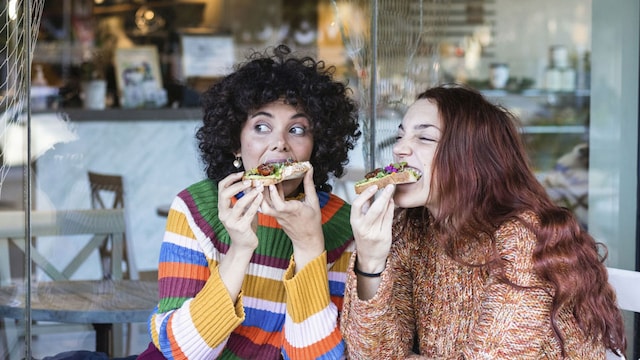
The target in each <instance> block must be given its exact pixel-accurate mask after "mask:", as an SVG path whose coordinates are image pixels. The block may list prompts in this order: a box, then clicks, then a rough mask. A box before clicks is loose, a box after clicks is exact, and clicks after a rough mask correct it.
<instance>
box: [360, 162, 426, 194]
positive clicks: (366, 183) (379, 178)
mask: <svg viewBox="0 0 640 360" xmlns="http://www.w3.org/2000/svg"><path fill="white" fill-rule="evenodd" d="M421 177H422V174H421V173H420V172H419V171H417V170H416V169H414V168H411V167H407V163H406V162H404V161H403V162H399V163H391V164H389V165H387V166H385V167H384V168H377V169H375V170H373V171H371V172H369V173H368V174H367V175H365V178H364V179H362V180H360V181H358V182H356V183H355V191H356V194H360V193H362V192H363V191H364V190H365V189H367V188H369V187H371V186H377V187H378V189H383V188H384V187H385V186H387V185H389V184H408V183H414V182H417V181H418V180H420V178H421Z"/></svg>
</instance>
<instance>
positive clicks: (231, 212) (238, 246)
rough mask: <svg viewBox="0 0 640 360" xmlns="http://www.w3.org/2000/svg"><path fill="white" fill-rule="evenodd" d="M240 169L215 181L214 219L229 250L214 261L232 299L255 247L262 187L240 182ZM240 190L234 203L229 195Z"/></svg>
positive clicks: (240, 283)
mask: <svg viewBox="0 0 640 360" xmlns="http://www.w3.org/2000/svg"><path fill="white" fill-rule="evenodd" d="M242 175H243V173H242V172H238V173H235V174H231V175H229V176H227V177H226V178H224V179H222V180H221V181H220V182H219V183H218V218H219V219H220V221H221V222H222V224H223V225H224V227H225V229H227V232H228V233H229V237H230V238H231V245H230V246H229V251H228V252H227V254H226V255H225V256H224V257H223V258H222V259H221V261H220V263H219V264H218V271H219V272H220V278H221V279H222V282H224V284H225V286H226V287H227V291H228V292H229V295H230V296H231V298H232V299H234V300H235V299H237V297H238V294H239V293H240V289H241V287H242V282H243V280H244V274H245V271H246V268H247V266H249V262H250V261H251V256H252V255H253V251H254V250H255V249H256V247H258V236H257V235H256V228H257V223H256V221H255V220H256V219H257V217H256V214H257V212H258V208H259V207H260V203H261V202H262V199H263V195H262V192H263V191H264V187H263V186H262V185H260V186H257V187H255V188H252V187H251V182H250V181H241V180H242ZM241 191H243V192H244V196H242V197H241V198H240V199H238V201H236V203H235V204H232V200H231V199H232V198H233V197H234V196H236V195H237V194H238V193H240V192H241Z"/></svg>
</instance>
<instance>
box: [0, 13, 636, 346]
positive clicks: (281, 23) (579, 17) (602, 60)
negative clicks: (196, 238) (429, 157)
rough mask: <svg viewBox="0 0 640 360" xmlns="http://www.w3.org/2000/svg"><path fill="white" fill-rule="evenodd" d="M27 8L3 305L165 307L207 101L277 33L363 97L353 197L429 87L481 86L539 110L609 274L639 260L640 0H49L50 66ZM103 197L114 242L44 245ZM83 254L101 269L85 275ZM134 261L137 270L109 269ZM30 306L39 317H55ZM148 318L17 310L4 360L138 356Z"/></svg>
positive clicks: (352, 168) (7, 177)
mask: <svg viewBox="0 0 640 360" xmlns="http://www.w3.org/2000/svg"><path fill="white" fill-rule="evenodd" d="M16 4H18V5H16ZM22 4H23V2H19V1H7V2H5V3H4V5H3V6H4V8H2V9H0V14H1V15H2V21H4V23H5V24H3V25H6V26H3V27H2V30H0V36H2V38H3V39H4V40H5V41H3V42H2V43H3V44H4V43H6V45H4V46H3V47H1V48H0V49H1V50H0V54H1V55H2V58H3V59H5V61H4V62H2V64H0V74H1V76H2V82H1V83H0V95H1V98H0V106H1V109H2V122H1V123H0V150H1V151H0V161H1V162H2V165H1V168H0V229H3V230H0V233H1V232H2V231H5V232H9V231H14V233H11V234H13V235H12V236H13V237H14V238H15V239H14V240H12V241H5V240H3V236H0V260H1V261H0V285H1V286H2V287H0V290H1V291H2V293H1V294H0V304H1V303H7V302H11V301H18V302H19V301H23V302H31V303H34V304H36V303H39V302H41V301H45V302H46V301H47V295H48V294H52V293H54V292H55V291H58V290H59V289H67V291H70V292H72V293H73V292H74V291H78V292H79V291H81V290H77V289H76V290H74V288H70V289H69V288H65V287H64V286H54V287H51V286H50V285H51V283H52V281H66V280H67V279H68V280H71V281H75V282H84V286H89V290H86V288H85V290H82V291H86V292H87V293H89V294H91V295H92V296H93V295H95V296H97V295H102V296H103V297H106V296H109V294H112V293H113V292H114V291H116V290H117V291H118V292H119V293H121V292H126V291H128V290H127V289H119V288H118V289H116V287H115V286H116V285H115V284H116V283H117V282H118V281H117V279H119V278H120V277H122V278H125V279H128V280H133V281H141V282H140V283H133V284H135V285H137V286H138V290H140V289H143V290H144V292H148V293H146V294H150V295H149V297H150V298H151V299H152V300H153V297H154V291H156V288H157V281H156V280H157V262H158V256H159V251H160V244H161V242H162V238H163V232H164V227H165V221H166V211H167V207H168V206H169V204H170V203H171V201H172V199H173V197H174V196H175V195H176V194H177V193H178V192H179V191H181V190H182V189H184V188H185V187H186V186H188V185H190V184H191V183H194V182H196V181H198V180H200V179H201V178H203V177H204V176H205V174H204V171H203V169H202V165H201V163H200V159H199V154H198V149H197V146H196V143H195V138H194V133H195V130H196V129H197V127H198V124H199V121H200V118H201V110H200V108H199V94H200V92H201V91H203V90H204V89H206V88H207V87H208V86H209V85H210V84H211V83H212V82H213V81H215V80H216V79H217V78H219V77H220V76H221V75H223V74H225V73H226V72H227V71H229V69H230V67H231V66H232V64H233V63H235V62H237V61H240V60H242V59H244V57H245V55H247V54H248V53H249V52H250V51H251V50H253V49H258V50H259V49H264V48H266V47H268V46H273V45H276V44H279V43H286V44H289V45H290V46H291V47H292V48H293V49H294V50H295V51H297V52H302V53H308V54H311V55H313V56H317V57H319V58H321V59H323V60H325V61H326V62H327V63H328V64H329V65H333V66H335V67H336V73H337V75H338V77H339V78H342V79H345V80H348V81H349V84H350V85H351V87H352V88H353V90H354V97H356V98H357V99H358V100H359V101H360V102H361V105H362V112H363V129H364V132H365V136H364V137H363V141H362V142H361V143H360V144H359V145H358V148H357V149H355V150H354V151H353V152H352V157H351V161H350V165H349V171H348V174H347V175H346V176H345V178H343V179H340V180H337V181H336V182H335V188H334V191H335V192H336V193H338V195H340V196H342V197H343V198H345V199H347V200H352V199H353V198H354V196H355V194H354V191H353V182H354V181H355V180H357V179H359V178H360V177H361V176H362V175H363V173H364V172H365V171H366V170H367V169H370V168H372V167H377V166H380V165H384V164H386V163H388V162H390V161H391V152H390V145H391V144H392V142H393V140H394V136H395V131H396V128H397V125H398V123H399V121H400V119H401V118H402V115H403V113H404V111H405V109H406V107H407V106H408V105H409V104H410V103H411V102H412V100H413V98H414V96H415V95H416V94H417V93H418V92H420V91H421V90H422V89H423V88H425V87H427V86H429V85H433V84H436V83H441V82H449V81H456V82H463V83H467V84H470V85H472V86H474V87H476V88H478V89H480V90H481V91H482V92H483V93H485V94H486V95H487V96H489V97H490V98H491V99H492V100H494V101H495V102H498V103H501V104H503V105H504V106H506V107H507V108H509V109H510V110H512V111H513V112H514V113H516V114H517V115H518V116H519V117H520V118H521V120H522V125H523V126H522V131H523V133H524V136H525V139H526V141H527V145H528V147H529V149H530V154H531V159H532V164H533V166H534V168H535V170H536V172H537V174H538V175H539V179H540V181H541V182H542V183H543V184H544V185H545V186H546V187H547V189H548V191H549V193H550V194H551V195H552V196H553V197H554V199H556V201H557V202H558V203H559V204H561V205H563V206H567V207H569V208H571V209H572V210H574V212H575V213H576V215H578V217H579V219H580V220H581V221H582V223H583V225H584V226H585V227H587V228H588V229H589V231H590V232H591V233H592V234H593V235H594V236H595V237H596V239H598V240H600V241H602V242H603V243H605V244H606V245H607V246H608V250H609V255H608V265H609V266H612V267H618V268H624V269H637V266H638V260H637V259H638V256H639V255H638V254H640V252H639V250H638V247H637V244H638V241H637V235H636V232H637V195H638V194H637V190H636V189H637V183H638V179H637V174H638V168H637V161H638V159H637V153H638V141H637V140H638V98H639V94H638V88H639V83H638V81H639V80H638V79H639V78H640V76H639V74H638V69H639V68H640V66H639V64H638V59H639V58H640V56H639V55H638V54H639V49H638V47H639V45H638V44H639V43H640V41H639V39H640V36H639V32H640V27H639V25H638V24H640V19H639V14H640V9H639V8H638V6H639V5H638V3H637V1H635V0H618V1H617V2H616V5H617V6H615V7H614V6H611V5H610V4H609V2H607V1H605V0H565V1H562V2H558V1H553V0H536V1H520V2H518V3H517V4H515V3H514V2H513V1H510V0H486V1H471V0H469V1H444V2H443V1H436V0H403V1H369V0H311V1H310V0H305V1H294V0H278V1H261V2H256V1H249V0H235V1H228V0H216V1H204V0H189V1H187V0H181V1H174V2H168V1H157V2H154V1H149V2H142V3H141V2H139V1H122V0H101V1H98V0H95V1H93V0H51V1H49V0H47V1H46V2H45V1H41V0H36V1H33V2H32V7H31V8H30V11H32V13H33V14H35V15H36V16H34V19H36V20H35V21H33V22H32V23H30V24H31V25H33V26H34V27H33V28H32V29H31V30H32V34H33V35H32V36H31V37H30V38H29V39H30V40H33V41H32V43H31V46H33V49H34V51H33V57H32V58H29V57H28V56H27V51H24V49H26V48H27V47H28V46H29V45H28V43H27V38H26V37H20V36H19V35H20V34H21V33H22V32H24V31H26V28H27V26H28V24H27V22H26V21H24V20H25V18H26V17H25V16H24V12H25V11H27V10H26V5H22ZM40 15H41V16H40ZM36 40H37V41H36ZM374 54H375V56H374ZM29 59H32V63H33V64H32V66H31V67H28V66H24V64H25V63H26V61H28V60H29ZM25 69H30V72H29V73H26V72H25V71H26V70H25ZM372 69H375V70H372ZM29 92H30V97H29V96H27V94H29ZM27 98H29V99H30V101H29V102H27ZM26 144H30V151H29V152H27V146H26ZM102 187H105V188H107V189H108V190H112V191H111V192H110V193H109V192H107V193H103V192H102V191H101V190H100V189H101V188H102ZM99 192H100V194H101V195H102V196H103V198H102V201H103V202H102V203H100V201H99V200H98V198H97V197H96V196H97V194H98V193H99ZM102 208H107V209H111V208H116V211H113V212H110V211H106V212H105V213H106V214H107V215H108V216H115V217H116V220H109V221H113V223H111V224H112V225H113V224H115V225H113V226H112V228H116V229H119V230H118V231H117V232H119V233H120V234H124V237H123V238H122V241H121V242H119V241H120V240H118V237H117V236H115V239H116V240H115V251H114V245H112V243H111V242H108V243H106V244H107V246H105V247H102V249H100V246H97V249H95V250H92V251H87V254H83V253H82V251H83V249H84V248H85V246H90V245H91V244H92V241H93V240H92V239H94V238H93V236H92V235H88V234H80V235H74V238H73V240H70V237H69V236H61V234H60V232H59V231H58V232H56V231H53V234H51V235H50V236H44V235H38V236H30V235H33V234H40V233H39V231H41V230H42V229H43V228H44V227H46V226H49V225H51V224H53V225H56V226H60V224H62V223H63V221H66V220H65V219H67V218H68V217H69V216H71V217H74V216H84V215H78V214H76V213H74V212H72V213H70V211H75V210H99V211H97V212H91V213H90V216H93V215H95V216H98V215H100V216H103V215H104V214H103V213H100V211H102V210H101V209H102ZM117 209H120V210H117ZM25 210H26V211H25ZM98 213H99V214H98ZM51 214H53V215H51ZM96 214H98V215H96ZM51 216H53V218H52V217H51ZM119 216H122V221H124V223H123V224H124V225H123V226H124V228H120V227H118V225H117V224H118V221H120V220H118V219H120V217H119ZM52 219H53V220H52ZM87 221H88V220H87ZM98 222H100V223H104V220H99V221H98ZM24 223H28V224H31V226H30V227H29V226H24ZM46 224H49V225H46ZM9 225H10V226H9ZM21 226H22V227H21ZM11 228H13V230H10V229H11ZM21 229H23V231H22V232H21ZM65 229H66V228H65ZM15 231H17V232H19V233H20V232H21V235H22V236H18V235H20V234H15ZM93 231H97V230H93ZM101 231H103V232H105V231H106V230H104V229H103V230H101ZM7 237H9V236H4V239H6V238H7ZM20 238H21V240H20ZM103 239H104V238H103ZM120 243H121V244H123V247H122V252H120V250H118V244H120ZM5 244H6V247H4V246H5ZM28 244H32V245H33V250H29V247H28V246H27V245H28ZM87 244H89V245H87ZM93 244H98V245H102V244H105V242H104V241H103V240H99V241H98V240H96V242H95V243H93ZM21 247H22V248H23V249H24V251H23V250H21ZM5 249H8V250H7V251H6V252H3V251H4V250H5ZM39 253H42V254H43V257H44V258H46V259H49V260H50V261H51V262H52V265H51V266H54V267H57V268H59V269H64V268H65V267H68V266H69V264H72V265H71V268H68V269H67V270H68V271H67V272H65V271H64V270H62V271H61V273H60V275H59V277H57V276H58V275H53V276H52V275H51V274H46V271H44V270H43V269H42V267H40V266H35V265H34V266H31V267H27V266H25V264H26V263H30V261H27V257H30V258H31V259H32V260H34V259H35V258H37V256H38V255H37V254H39ZM77 253H81V254H82V255H81V257H84V258H86V259H87V261H85V262H82V263H78V264H77V266H76V265H75V263H73V256H74V255H75V254H77ZM120 257H122V258H123V259H124V265H122V266H121V267H117V266H116V267H114V266H110V263H109V261H114V262H118V259H119V258H120ZM110 259H111V260H110ZM113 259H115V260H113ZM118 263H119V262H118ZM118 269H120V270H118ZM72 270H73V271H72ZM120 272H122V274H120ZM29 286H31V289H29ZM118 286H119V285H118ZM154 286H155V287H154ZM6 289H10V290H6ZM56 289H58V290H56ZM81 296H82V295H81ZM92 299H96V300H95V301H96V302H97V301H100V300H97V298H92ZM91 301H93V300H91ZM139 306H140V307H144V306H145V305H144V303H143V304H142V305H139ZM26 309H27V310H26V312H27V314H28V313H29V312H30V313H31V315H32V316H34V315H35V316H37V317H38V319H40V317H39V316H41V313H39V311H40V310H38V309H36V308H33V309H32V308H30V307H27V308H26ZM91 309H92V306H91V304H85V305H79V306H78V310H80V311H81V312H82V311H84V312H91V311H93V310H91ZM150 310H151V309H149V311H150ZM133 311H134V312H133V313H129V314H134V315H131V316H133V317H130V318H128V319H133V322H132V323H130V324H129V323H121V321H122V320H118V321H114V325H113V326H112V327H111V326H108V325H107V326H104V325H97V326H92V323H91V322H87V321H84V322H85V323H84V324H82V321H79V322H77V323H73V321H71V322H70V323H71V326H70V323H65V324H63V325H65V326H64V327H63V328H55V329H56V330H51V329H53V328H50V327H49V326H51V325H59V324H57V323H56V322H55V321H53V320H52V319H46V320H36V321H33V322H24V319H23V318H21V317H19V318H18V319H14V317H16V316H14V315H12V316H13V317H11V316H9V315H4V316H6V317H5V318H2V319H1V320H3V323H2V324H0V325H3V326H0V335H2V338H0V357H9V355H10V354H11V358H22V357H23V355H24V354H25V352H27V354H28V355H30V356H33V357H34V358H42V357H45V356H51V355H54V354H56V353H60V352H63V351H67V350H69V349H76V350H83V349H85V350H95V349H96V347H97V346H98V347H101V346H102V347H103V348H104V349H106V351H109V352H110V355H112V356H119V355H129V354H138V353H140V352H142V351H143V350H144V349H145V348H146V346H147V345H148V342H149V335H148V334H147V327H146V324H145V321H146V319H145V318H144V316H140V314H143V313H144V310H140V311H139V312H137V313H136V312H135V309H134V310H133ZM626 316H627V318H628V321H627V323H628V324H629V329H628V331H629V339H632V340H633V339H635V342H636V344H635V350H634V348H633V346H632V349H630V351H629V353H628V358H637V357H638V349H639V347H640V345H639V344H637V342H638V340H637V339H638V338H639V337H638V335H637V334H638V333H637V328H636V329H633V315H632V314H626ZM33 319H35V317H34V318H33ZM7 330H9V331H7ZM6 335H9V336H6ZM104 336H107V338H105V337H104ZM110 337H111V338H112V339H114V340H115V341H108V340H105V339H108V338H110ZM105 346H106V347H105ZM634 351H635V353H634Z"/></svg>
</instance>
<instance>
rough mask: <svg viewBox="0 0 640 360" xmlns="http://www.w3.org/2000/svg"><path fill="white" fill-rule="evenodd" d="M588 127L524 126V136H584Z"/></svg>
mask: <svg viewBox="0 0 640 360" xmlns="http://www.w3.org/2000/svg"><path fill="white" fill-rule="evenodd" d="M586 132H587V127H586V126H584V125H531V126H523V127H522V133H524V134H584V133H586Z"/></svg>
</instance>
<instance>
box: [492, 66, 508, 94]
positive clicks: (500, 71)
mask: <svg viewBox="0 0 640 360" xmlns="http://www.w3.org/2000/svg"><path fill="white" fill-rule="evenodd" d="M508 81H509V65H508V64H506V63H492V64H491V65H489V83H490V84H491V87H492V88H494V89H504V87H505V86H507V82H508Z"/></svg>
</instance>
